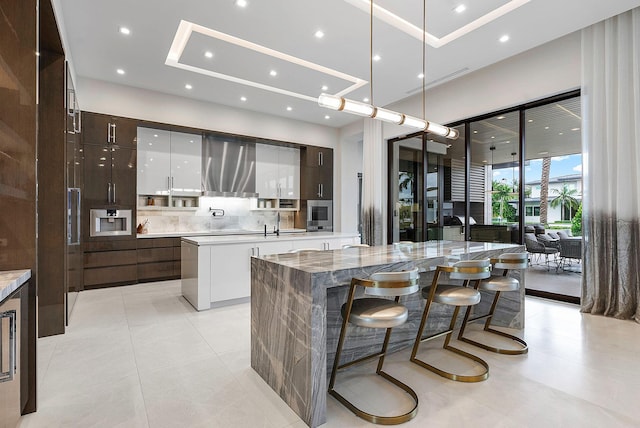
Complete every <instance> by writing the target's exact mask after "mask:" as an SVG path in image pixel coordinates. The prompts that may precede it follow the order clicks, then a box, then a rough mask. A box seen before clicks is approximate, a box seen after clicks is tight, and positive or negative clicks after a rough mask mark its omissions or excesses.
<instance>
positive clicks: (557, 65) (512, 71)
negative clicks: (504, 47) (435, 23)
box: [383, 31, 581, 139]
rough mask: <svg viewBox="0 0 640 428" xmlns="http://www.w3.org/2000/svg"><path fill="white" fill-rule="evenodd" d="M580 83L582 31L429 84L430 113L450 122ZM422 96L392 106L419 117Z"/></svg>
mask: <svg viewBox="0 0 640 428" xmlns="http://www.w3.org/2000/svg"><path fill="white" fill-rule="evenodd" d="M427 60H428V58H427ZM580 84H581V38H580V32H579V31H578V32H576V33H572V34H569V35H567V36H565V37H561V38H559V39H556V40H554V41H551V42H549V43H546V44H544V45H542V46H539V47H537V48H534V49H530V50H528V51H526V52H523V53H521V54H519V55H515V56H513V57H511V58H507V59H505V60H503V61H501V62H498V63H496V64H493V65H490V66H488V67H485V68H482V69H480V70H477V71H474V72H472V73H469V74H466V75H464V76H462V77H460V78H458V79H455V80H452V81H450V82H447V83H444V84H442V85H440V86H437V87H435V88H432V89H430V90H428V91H427V93H426V104H427V107H426V116H427V120H431V121H434V122H438V123H441V124H446V123H451V122H455V121H458V120H462V119H467V118H470V117H474V116H478V115H481V114H485V113H490V112H492V111H496V110H500V109H504V108H508V107H512V106H517V105H520V104H524V103H526V102H529V101H533V100H538V99H541V98H546V97H549V96H552V95H556V94H559V93H563V92H567V91H570V90H573V89H578V88H580ZM421 102H422V95H421V94H419V93H418V94H416V95H415V96H413V97H411V98H407V99H405V100H403V101H400V102H398V103H395V104H393V105H391V106H389V108H391V109H392V110H395V111H399V112H402V113H406V114H412V115H414V116H418V117H420V116H421V115H422V107H421ZM383 133H384V138H385V139H389V138H392V137H396V136H399V135H404V134H408V133H409V132H407V129H406V128H404V129H403V128H402V127H400V126H396V125H389V124H386V123H385V126H384V129H383Z"/></svg>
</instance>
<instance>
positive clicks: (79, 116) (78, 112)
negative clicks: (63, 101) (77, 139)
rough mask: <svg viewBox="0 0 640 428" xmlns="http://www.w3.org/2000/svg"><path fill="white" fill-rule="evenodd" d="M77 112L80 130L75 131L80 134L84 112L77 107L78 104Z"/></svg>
mask: <svg viewBox="0 0 640 428" xmlns="http://www.w3.org/2000/svg"><path fill="white" fill-rule="evenodd" d="M76 113H77V115H78V130H76V131H75V132H76V133H78V134H80V133H82V113H81V112H80V110H79V109H78V108H77V105H76Z"/></svg>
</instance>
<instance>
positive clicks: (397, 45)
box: [54, 0, 640, 127]
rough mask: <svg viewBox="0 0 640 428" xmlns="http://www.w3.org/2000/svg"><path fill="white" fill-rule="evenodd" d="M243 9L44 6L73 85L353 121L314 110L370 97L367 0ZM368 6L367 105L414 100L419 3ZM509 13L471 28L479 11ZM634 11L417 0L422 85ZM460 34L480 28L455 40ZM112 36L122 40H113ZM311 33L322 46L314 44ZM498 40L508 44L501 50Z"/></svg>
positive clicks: (617, 6)
mask: <svg viewBox="0 0 640 428" xmlns="http://www.w3.org/2000/svg"><path fill="white" fill-rule="evenodd" d="M247 2H248V5H247V7H245V8H240V7H238V6H236V5H235V0H208V1H203V0H181V1H172V0H135V1H131V0H109V1H105V0H54V3H55V5H56V9H57V13H58V14H59V15H60V14H61V16H62V18H63V22H64V32H65V33H66V34H64V35H63V36H64V37H65V38H66V44H67V46H68V49H69V50H70V52H67V55H68V56H69V57H70V59H71V61H72V63H73V67H74V69H75V72H76V75H77V76H78V77H84V78H91V79H98V80H104V81H109V82H114V83H119V84H123V85H129V86H134V87H140V88H144V89H149V90H154V91H159V92H164V93H168V94H173V95H178V96H183V97H188V98H193V99H197V100H204V101H209V102H212V103H217V104H224V105H229V106H232V107H235V108H242V109H248V110H253V111H257V112H263V113H268V114H272V115H278V116H283V117H289V118H292V119H296V120H302V121H307V122H312V123H317V124H321V125H327V126H333V127H341V126H344V125H346V124H348V123H350V122H352V121H353V120H354V117H353V116H351V115H348V114H346V113H340V112H335V111H331V110H327V109H323V108H321V107H318V105H317V103H316V101H315V100H316V98H317V96H318V95H320V93H321V92H323V91H322V89H321V87H322V86H323V85H327V86H328V89H327V90H326V92H328V93H332V94H335V93H338V92H346V93H345V95H344V96H345V97H347V98H351V99H354V100H362V98H364V97H368V96H369V93H370V85H369V81H370V80H371V79H370V72H369V70H370V55H369V52H370V45H369V35H370V32H369V22H370V16H369V13H368V8H369V6H368V2H367V0H322V1H319V0H315V1H312V0H247ZM461 3H462V4H465V5H466V6H467V10H466V11H465V12H463V13H461V14H458V13H456V12H455V11H454V10H453V9H454V8H455V7H456V6H458V5H459V4H461ZM374 4H375V5H376V6H380V7H381V8H384V9H386V10H387V11H389V12H390V13H391V14H393V15H390V14H388V13H385V12H384V11H382V10H380V11H376V12H375V13H374V17H375V18H376V19H374V23H373V52H374V54H379V55H380V56H381V59H380V61H377V62H374V63H373V102H374V104H375V105H378V106H384V105H387V104H390V103H392V102H396V101H399V100H401V99H403V98H406V97H408V96H410V95H414V94H416V93H419V92H420V89H421V85H422V81H421V80H420V79H419V78H418V74H419V73H420V72H421V71H422V53H421V52H422V51H421V45H422V40H421V36H422V32H421V31H420V29H421V28H422V17H423V13H422V7H423V2H422V1H419V0H378V1H375V2H374ZM520 4H521V5H520ZM518 5H520V6H519V7H517V8H516V9H515V10H512V11H510V12H508V13H506V14H504V15H502V16H499V17H497V18H496V19H494V20H493V21H491V22H488V23H486V24H484V25H481V26H478V25H475V24H479V23H480V21H477V20H478V19H480V20H482V19H486V18H482V17H483V16H486V14H487V13H490V14H494V15H496V14H498V13H497V12H499V11H500V10H501V9H499V8H501V7H502V8H508V7H509V6H518ZM637 6H640V0H615V1H601V0H529V1H527V0H511V1H510V0H484V1H478V0H475V1H471V0H427V1H426V9H427V12H426V13H427V26H426V30H427V33H429V37H428V38H427V42H428V43H427V45H428V46H427V49H426V64H427V65H426V83H427V85H428V86H434V85H435V84H440V83H443V82H445V81H447V80H450V79H452V78H455V77H459V76H461V75H463V74H466V73H469V72H471V71H474V70H477V69H479V68H482V67H485V66H487V65H490V64H492V63H495V62H498V61H500V60H502V59H505V58H507V57H510V56H512V55H515V54H518V53H520V52H523V51H525V50H528V49H531V48H533V47H535V46H538V45H541V44H543V43H546V42H548V41H551V40H553V39H556V38H558V37H561V36H564V35H566V34H569V33H571V32H574V31H577V30H579V29H581V28H584V27H586V26H588V25H591V24H593V23H595V22H598V21H601V20H603V19H605V18H608V17H610V16H613V15H616V14H619V13H622V12H624V11H626V10H628V9H630V8H633V7H637ZM496 10H497V11H496ZM181 21H185V23H183V25H182V28H184V29H191V30H193V32H192V33H191V34H190V35H189V37H188V38H187V39H184V40H183V41H185V43H183V45H181V44H180V43H179V42H180V41H181V40H180V39H177V40H176V41H175V45H174V46H177V47H183V49H181V50H180V56H179V58H173V61H172V60H171V56H169V60H168V55H169V52H170V49H171V47H172V44H174V39H175V38H176V34H177V31H178V28H179V26H180V23H181ZM474 21H475V23H474ZM398 22H400V24H398ZM469 24H471V26H476V27H478V28H476V29H472V31H470V32H469V33H467V34H463V35H460V34H459V33H460V29H464V28H465V26H467V25H469ZM121 26H125V27H127V28H129V29H130V30H131V34H130V35H128V36H125V35H122V34H120V32H119V28H120V27H121ZM412 26H413V28H412ZM466 28H469V27H466ZM317 30H322V31H323V32H324V34H325V35H324V37H323V38H321V39H318V38H316V37H315V36H314V33H315V32H316V31H317ZM456 31H458V32H457V33H456ZM505 34H507V35H509V37H510V39H509V41H508V42H506V43H500V42H499V41H498V39H499V38H500V37H501V36H502V35H505ZM178 36H180V34H178ZM456 37H457V38H456ZM434 45H435V46H438V45H442V46H440V47H437V48H436V47H433V46H434ZM206 51H210V52H212V53H213V57H212V58H206V57H205V56H204V53H205V52H206ZM118 68H120V69H122V70H124V71H125V74H124V75H119V74H118V73H117V72H116V70H117V69H118ZM271 70H275V71H277V76H275V77H274V76H270V75H269V72H270V71H271ZM433 82H435V83H433ZM186 84H189V85H191V86H192V89H186V88H185V85H186ZM359 85H361V87H359V88H358V89H355V90H354V89H353V88H354V87H357V86H359ZM241 97H246V101H241ZM81 101H82V100H81ZM287 107H290V108H291V110H290V111H288V110H287ZM326 115H329V116H330V119H326V118H325V116H326Z"/></svg>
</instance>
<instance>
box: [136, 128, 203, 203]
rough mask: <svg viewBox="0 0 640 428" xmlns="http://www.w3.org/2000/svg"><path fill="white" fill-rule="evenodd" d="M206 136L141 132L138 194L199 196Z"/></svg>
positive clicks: (148, 129) (162, 131)
mask: <svg viewBox="0 0 640 428" xmlns="http://www.w3.org/2000/svg"><path fill="white" fill-rule="evenodd" d="M201 173H202V136H201V135H199V134H186V133H182V132H171V131H164V130H161V129H152V128H142V127H139V128H138V194H139V195H169V194H171V195H173V196H199V195H200V193H201Z"/></svg>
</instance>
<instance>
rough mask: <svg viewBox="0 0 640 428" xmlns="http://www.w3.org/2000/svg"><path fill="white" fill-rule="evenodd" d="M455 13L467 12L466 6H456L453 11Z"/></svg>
mask: <svg viewBox="0 0 640 428" xmlns="http://www.w3.org/2000/svg"><path fill="white" fill-rule="evenodd" d="M453 10H455V11H456V13H462V12H464V11H465V10H467V6H465V5H463V4H459V5H458V6H456V8H455V9H453Z"/></svg>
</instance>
